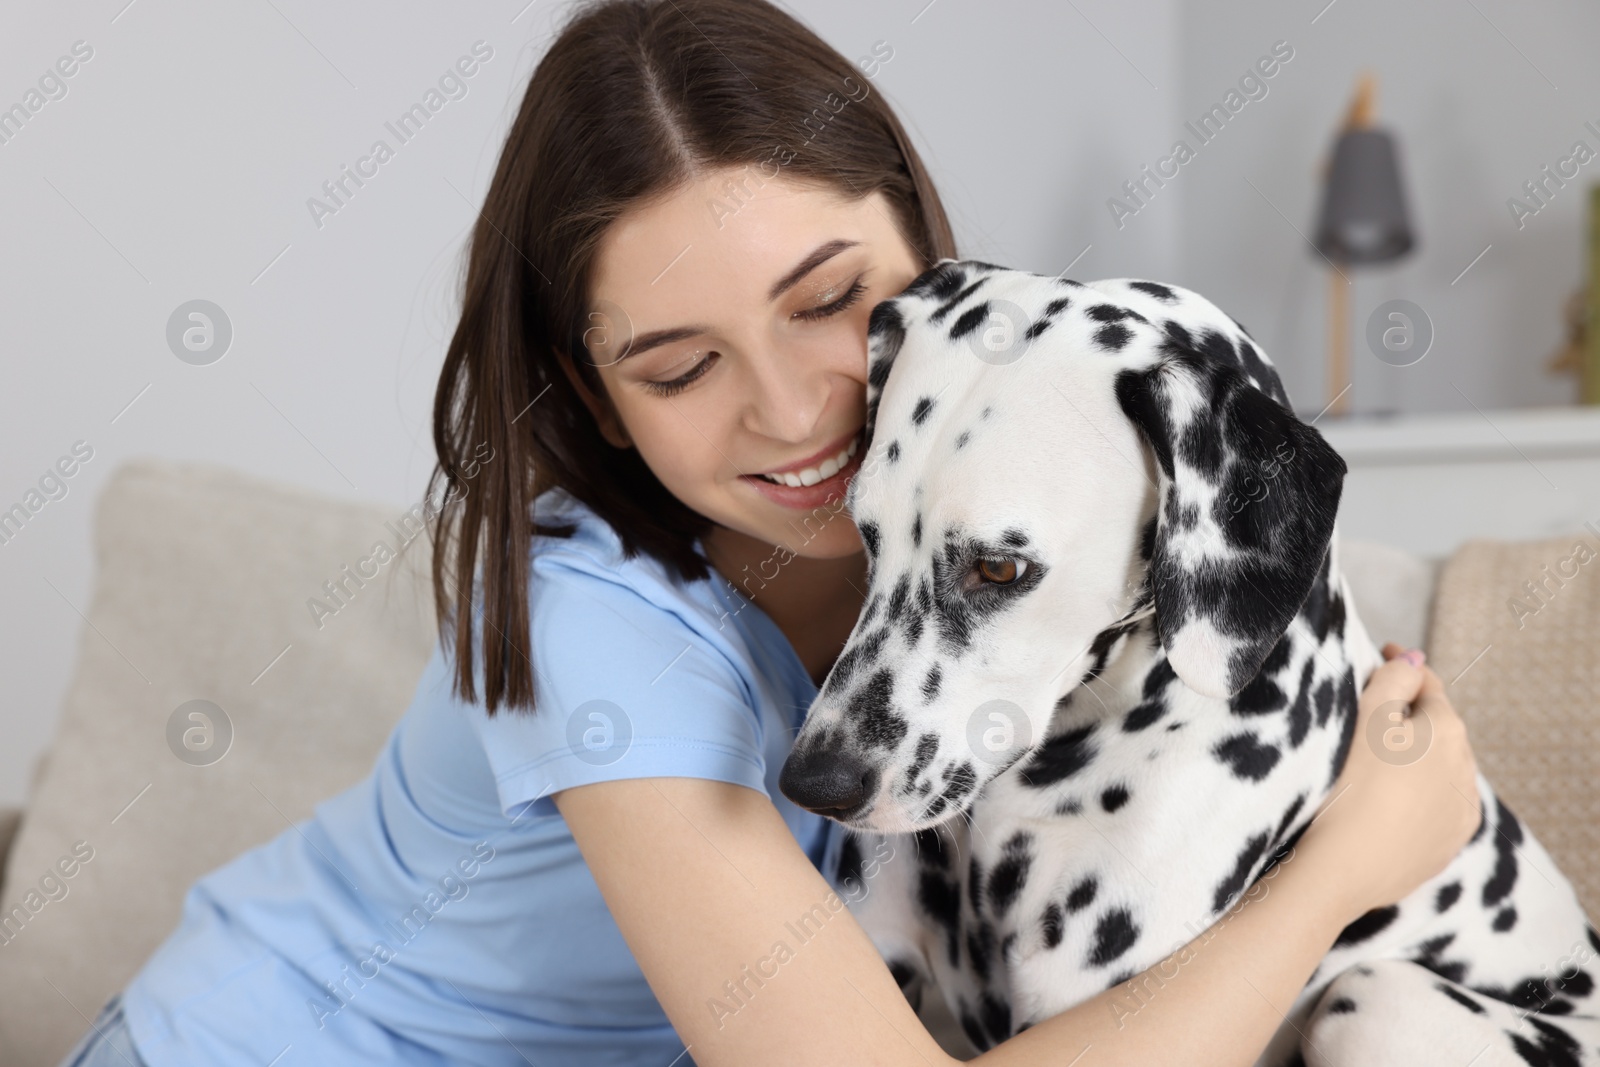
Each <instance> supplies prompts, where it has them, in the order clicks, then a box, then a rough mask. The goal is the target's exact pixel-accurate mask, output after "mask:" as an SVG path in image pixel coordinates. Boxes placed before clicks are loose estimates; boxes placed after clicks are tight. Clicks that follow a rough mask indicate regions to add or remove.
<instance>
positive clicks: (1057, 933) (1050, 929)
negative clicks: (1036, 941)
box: [1039, 900, 1061, 948]
mask: <svg viewBox="0 0 1600 1067" xmlns="http://www.w3.org/2000/svg"><path fill="white" fill-rule="evenodd" d="M1039 925H1040V926H1041V927H1042V928H1043V930H1044V947H1045V948H1055V947H1056V946H1057V945H1059V944H1061V905H1059V904H1057V903H1056V902H1055V901H1053V900H1052V901H1051V902H1050V903H1048V904H1046V905H1045V906H1044V915H1043V916H1042V917H1040V919H1039Z"/></svg>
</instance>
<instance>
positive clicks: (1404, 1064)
mask: <svg viewBox="0 0 1600 1067" xmlns="http://www.w3.org/2000/svg"><path fill="white" fill-rule="evenodd" d="M1597 1049H1600V1019H1597V1018H1595V1017H1593V1016H1578V1015H1565V1016H1557V1015H1547V1014H1542V1013H1535V1012H1529V1011H1526V1010H1525V1009H1521V1008H1517V1007H1515V1006H1513V1005H1511V1004H1507V1003H1505V1002H1504V1001H1500V1000H1495V999H1493V998H1491V997H1486V996H1483V995H1481V994H1479V993H1475V992H1473V991H1472V990H1470V989H1467V988H1466V987H1464V986H1462V985H1460V984H1459V983H1456V982H1452V981H1450V980H1449V979H1446V978H1441V977H1440V976H1439V975H1437V974H1434V973H1432V972H1430V971H1428V970H1427V969H1426V968H1424V967H1422V966H1420V965H1418V964H1415V963H1412V962H1410V961H1409V960H1393V959H1389V960H1373V961H1371V962H1369V963H1362V964H1357V965H1356V966H1354V967H1351V968H1349V969H1347V970H1345V971H1343V972H1342V973H1341V974H1340V975H1339V976H1338V977H1337V978H1335V979H1334V980H1333V982H1332V983H1330V984H1329V986H1328V989H1327V991H1326V992H1325V993H1323V995H1322V998H1321V999H1320V1000H1319V1001H1318V1002H1317V1006H1316V1009H1315V1010H1314V1011H1313V1012H1312V1014H1311V1018H1310V1021H1309V1023H1308V1024H1307V1025H1306V1026H1305V1027H1303V1037H1302V1039H1301V1044H1300V1053H1301V1056H1302V1058H1303V1060H1304V1062H1305V1064H1306V1067H1412V1065H1415V1064H1430V1063H1440V1064H1455V1065H1459V1067H1467V1065H1469V1064H1470V1065H1471V1067H1527V1065H1528V1064H1550V1065H1552V1067H1557V1065H1559V1067H1590V1065H1593V1064H1595V1063H1597V1062H1600V1056H1597Z"/></svg>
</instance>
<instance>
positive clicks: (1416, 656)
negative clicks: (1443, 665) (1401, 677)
mask: <svg viewBox="0 0 1600 1067" xmlns="http://www.w3.org/2000/svg"><path fill="white" fill-rule="evenodd" d="M1400 658H1401V659H1403V660H1405V661H1406V662H1407V663H1409V664H1411V665H1412V666H1413V667H1420V666H1422V661H1423V660H1425V659H1427V658H1428V656H1427V653H1425V652H1423V651H1422V649H1420V648H1408V649H1406V650H1405V651H1404V652H1402V653H1400Z"/></svg>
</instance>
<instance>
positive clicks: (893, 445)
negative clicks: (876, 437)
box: [884, 441, 900, 463]
mask: <svg viewBox="0 0 1600 1067" xmlns="http://www.w3.org/2000/svg"><path fill="white" fill-rule="evenodd" d="M884 454H885V455H886V456H888V457H889V462H890V463H893V462H894V461H895V460H897V459H899V458H900V442H899V441H890V442H889V447H888V448H887V449H885V450H884Z"/></svg>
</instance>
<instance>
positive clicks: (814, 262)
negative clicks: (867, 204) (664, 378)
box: [611, 237, 861, 366]
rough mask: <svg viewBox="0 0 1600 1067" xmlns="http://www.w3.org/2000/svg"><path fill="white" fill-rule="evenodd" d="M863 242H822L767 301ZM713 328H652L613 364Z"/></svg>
mask: <svg viewBox="0 0 1600 1067" xmlns="http://www.w3.org/2000/svg"><path fill="white" fill-rule="evenodd" d="M860 243H861V242H860V241H846V240H844V239H843V238H837V237H836V238H834V239H833V240H831V241H827V242H825V243H823V244H820V245H818V246H817V247H816V248H814V249H813V250H812V251H811V253H810V254H809V255H807V256H806V257H805V258H804V259H802V260H801V261H800V262H799V263H797V264H795V265H794V267H793V268H792V269H791V270H790V271H789V272H788V273H787V274H785V275H784V276H783V277H781V278H779V279H778V280H777V281H775V282H773V283H772V288H771V289H769V290H767V302H768V303H771V302H773V301H774V300H777V299H778V297H780V296H782V295H783V294H784V293H787V292H788V291H789V290H790V289H793V288H794V287H795V286H796V285H799V284H800V280H801V279H802V278H804V277H805V276H806V275H807V274H810V273H811V272H812V271H814V270H816V269H817V268H818V267H820V266H822V264H824V263H826V262H827V261H828V260H830V259H832V258H833V257H834V256H836V255H838V254H839V253H840V252H843V251H845V250H846V249H849V248H855V247H856V246H857V245H859V244H860ZM710 332H711V327H709V326H706V325H692V326H674V327H672V328H671V329H666V330H651V331H650V332H649V333H645V334H640V335H639V336H638V337H636V338H634V340H633V344H631V345H629V346H628V350H627V351H626V352H624V353H623V354H622V355H621V356H620V357H618V359H617V360H616V361H615V362H614V363H612V364H611V365H612V366H616V365H617V364H618V363H621V362H622V361H623V360H625V359H627V358H628V357H629V356H637V355H639V354H640V353H642V352H647V351H649V350H650V349H652V348H659V347H660V346H662V345H670V344H673V343H674V342H677V341H685V340H688V339H689V338H691V337H695V336H698V335H699V334H702V333H710Z"/></svg>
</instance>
